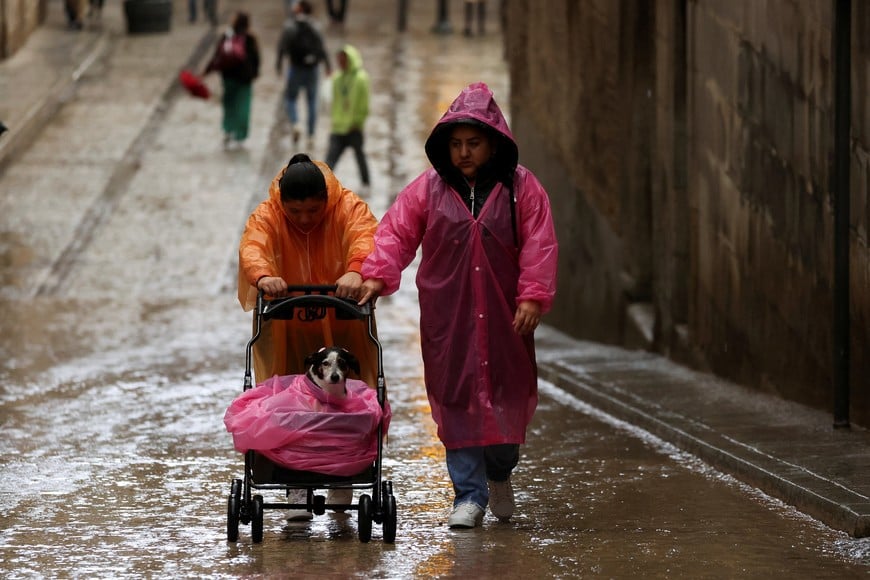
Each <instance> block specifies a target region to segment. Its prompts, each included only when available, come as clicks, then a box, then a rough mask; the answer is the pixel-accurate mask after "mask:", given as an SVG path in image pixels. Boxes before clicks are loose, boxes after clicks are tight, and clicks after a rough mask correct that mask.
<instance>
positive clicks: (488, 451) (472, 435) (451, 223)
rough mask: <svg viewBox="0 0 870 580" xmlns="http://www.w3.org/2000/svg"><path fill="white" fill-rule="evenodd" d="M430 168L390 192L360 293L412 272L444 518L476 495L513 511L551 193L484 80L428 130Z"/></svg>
mask: <svg viewBox="0 0 870 580" xmlns="http://www.w3.org/2000/svg"><path fill="white" fill-rule="evenodd" d="M425 147H426V155H427V156H428V158H429V161H430V162H431V163H432V168H431V169H429V170H427V171H425V172H424V173H422V174H421V175H420V176H418V177H417V178H416V179H414V181H412V182H411V183H410V184H409V185H408V186H406V187H405V188H404V189H403V190H402V191H401V192H400V193H399V195H398V197H397V198H396V201H395V202H394V203H393V205H392V206H391V207H390V208H389V209H388V210H387V213H386V214H385V215H384V217H383V220H382V221H381V224H380V225H379V226H378V229H377V232H376V233H375V249H374V251H373V252H372V253H371V254H370V255H369V257H368V258H367V259H366V261H365V263H364V264H363V268H362V274H363V277H364V278H365V281H364V282H363V294H362V297H361V298H360V301H359V302H360V304H364V303H366V302H367V301H369V300H370V299H373V298H375V297H376V296H378V295H384V294H391V293H393V292H395V291H396V290H398V288H399V284H400V281H401V272H402V270H404V269H405V267H407V266H408V265H409V264H410V263H411V261H412V260H414V258H415V256H416V253H417V248H418V247H419V246H420V244H422V246H423V253H422V260H421V262H420V265H419V269H418V271H417V277H416V280H417V289H418V293H419V300H420V337H421V347H422V354H423V366H424V376H425V383H426V392H427V395H428V397H429V403H430V407H431V410H432V417H433V419H434V420H435V423H436V424H437V426H438V437H439V438H440V439H441V442H442V443H443V444H444V446H445V448H446V450H447V469H448V472H449V474H450V479H451V480H452V482H453V489H454V492H455V498H454V500H453V511H452V513H451V515H450V517H449V520H448V525H449V526H450V527H452V528H472V527H475V526H478V525H480V524H481V522H482V521H483V515H484V510H485V509H486V507H487V505H488V506H489V509H490V512H491V513H492V514H493V515H494V516H496V517H497V518H499V519H501V520H506V519H509V518H510V517H511V516H512V515H513V513H514V493H513V486H512V483H511V473H512V472H513V469H514V468H515V467H516V465H517V463H518V461H519V448H520V445H521V444H523V443H525V437H526V428H527V427H528V425H529V423H530V422H531V419H532V415H533V414H534V411H535V407H536V405H537V394H538V393H537V364H536V361H535V346H534V330H535V328H537V326H538V323H539V322H540V318H541V314H543V313H544V312H547V311H548V310H549V309H550V307H551V305H552V302H553V298H554V295H555V289H556V262H557V254H558V248H557V242H556V234H555V229H554V226H553V218H552V215H551V211H550V202H549V199H548V197H547V193H546V191H544V188H543V186H542V185H541V183H540V182H539V181H538V180H537V178H536V177H535V176H534V174H532V172H531V171H529V170H528V169H526V168H525V167H523V166H522V165H519V164H518V159H519V152H518V149H517V145H516V142H515V141H514V138H513V135H512V134H511V131H510V129H509V128H508V125H507V122H506V121H505V118H504V115H502V112H501V110H500V109H499V107H498V105H497V104H496V102H495V99H494V97H493V94H492V92H491V91H490V90H489V88H488V87H487V86H486V85H485V84H484V83H475V84H472V85H469V86H468V87H466V88H465V89H464V90H463V91H462V92H461V93H460V94H459V96H458V97H457V98H456V100H454V101H453V103H452V104H451V105H450V108H449V109H448V110H447V112H446V113H445V114H444V115H443V116H442V117H441V119H440V121H438V123H437V124H436V126H435V128H434V129H433V130H432V132H431V134H430V135H429V138H428V139H427V140H426V146H425Z"/></svg>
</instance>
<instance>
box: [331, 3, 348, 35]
mask: <svg viewBox="0 0 870 580" xmlns="http://www.w3.org/2000/svg"><path fill="white" fill-rule="evenodd" d="M347 2H348V0H326V12H327V14H329V21H330V23H332V25H333V26H335V27H336V28H338V29H339V30H344V17H345V16H346V15H347Z"/></svg>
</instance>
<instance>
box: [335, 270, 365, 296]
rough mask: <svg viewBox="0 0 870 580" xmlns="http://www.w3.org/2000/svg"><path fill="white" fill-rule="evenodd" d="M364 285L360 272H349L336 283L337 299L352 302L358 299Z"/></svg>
mask: <svg viewBox="0 0 870 580" xmlns="http://www.w3.org/2000/svg"><path fill="white" fill-rule="evenodd" d="M362 283H363V279H362V275H361V274H360V273H359V272H347V273H346V274H344V275H343V276H342V277H341V278H339V279H338V280H336V282H335V285H336V286H337V288H336V289H335V297H336V298H349V299H350V300H356V299H358V298H359V295H360V289H361V288H362Z"/></svg>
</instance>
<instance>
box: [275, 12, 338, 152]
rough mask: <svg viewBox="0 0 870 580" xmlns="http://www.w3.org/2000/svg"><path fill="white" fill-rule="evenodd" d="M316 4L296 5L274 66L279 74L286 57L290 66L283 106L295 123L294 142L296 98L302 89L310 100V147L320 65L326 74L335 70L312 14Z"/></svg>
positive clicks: (295, 125)
mask: <svg viewBox="0 0 870 580" xmlns="http://www.w3.org/2000/svg"><path fill="white" fill-rule="evenodd" d="M312 12H313V8H312V6H311V2H309V1H308V0H299V2H297V3H296V4H295V5H294V6H293V17H292V18H290V19H288V20H287V22H286V23H285V25H284V31H283V32H282V33H281V38H280V40H279V41H278V58H277V59H276V61H275V70H276V72H277V73H278V74H279V75H280V74H281V73H282V72H283V63H284V59H285V58H287V60H289V62H290V66H289V68H288V70H287V85H286V88H285V90H284V106H285V109H286V111H287V117H288V118H289V119H290V124H291V125H292V127H293V129H292V130H293V145H298V143H299V138H300V136H301V129H300V128H299V114H298V111H297V109H296V100H297V99H298V97H299V93H300V91H304V92H305V98H306V101H307V104H308V118H307V122H308V123H307V132H306V134H307V136H308V143H307V146H308V148H309V149H310V148H311V147H312V146H313V142H314V128H315V126H316V123H317V88H318V84H319V82H320V79H319V75H318V68H319V66H320V64H321V63H323V65H324V68H325V69H326V74H327V76H329V75H331V74H332V65H331V64H330V62H329V57H328V56H327V54H326V48H325V43H324V41H323V35H322V34H321V33H320V31H319V30H318V29H317V27H316V26H315V22H314V19H313V18H312Z"/></svg>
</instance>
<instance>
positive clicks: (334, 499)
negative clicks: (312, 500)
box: [326, 488, 353, 513]
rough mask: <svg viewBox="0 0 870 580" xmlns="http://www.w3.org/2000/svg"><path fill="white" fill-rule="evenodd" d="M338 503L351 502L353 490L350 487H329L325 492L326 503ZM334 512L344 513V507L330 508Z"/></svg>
mask: <svg viewBox="0 0 870 580" xmlns="http://www.w3.org/2000/svg"><path fill="white" fill-rule="evenodd" d="M333 503H338V504H342V503H343V504H350V503H353V490H352V489H349V488H348V489H330V490H329V491H328V492H326V505H329V504H333ZM330 509H331V510H332V511H334V512H338V513H344V508H330Z"/></svg>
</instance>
